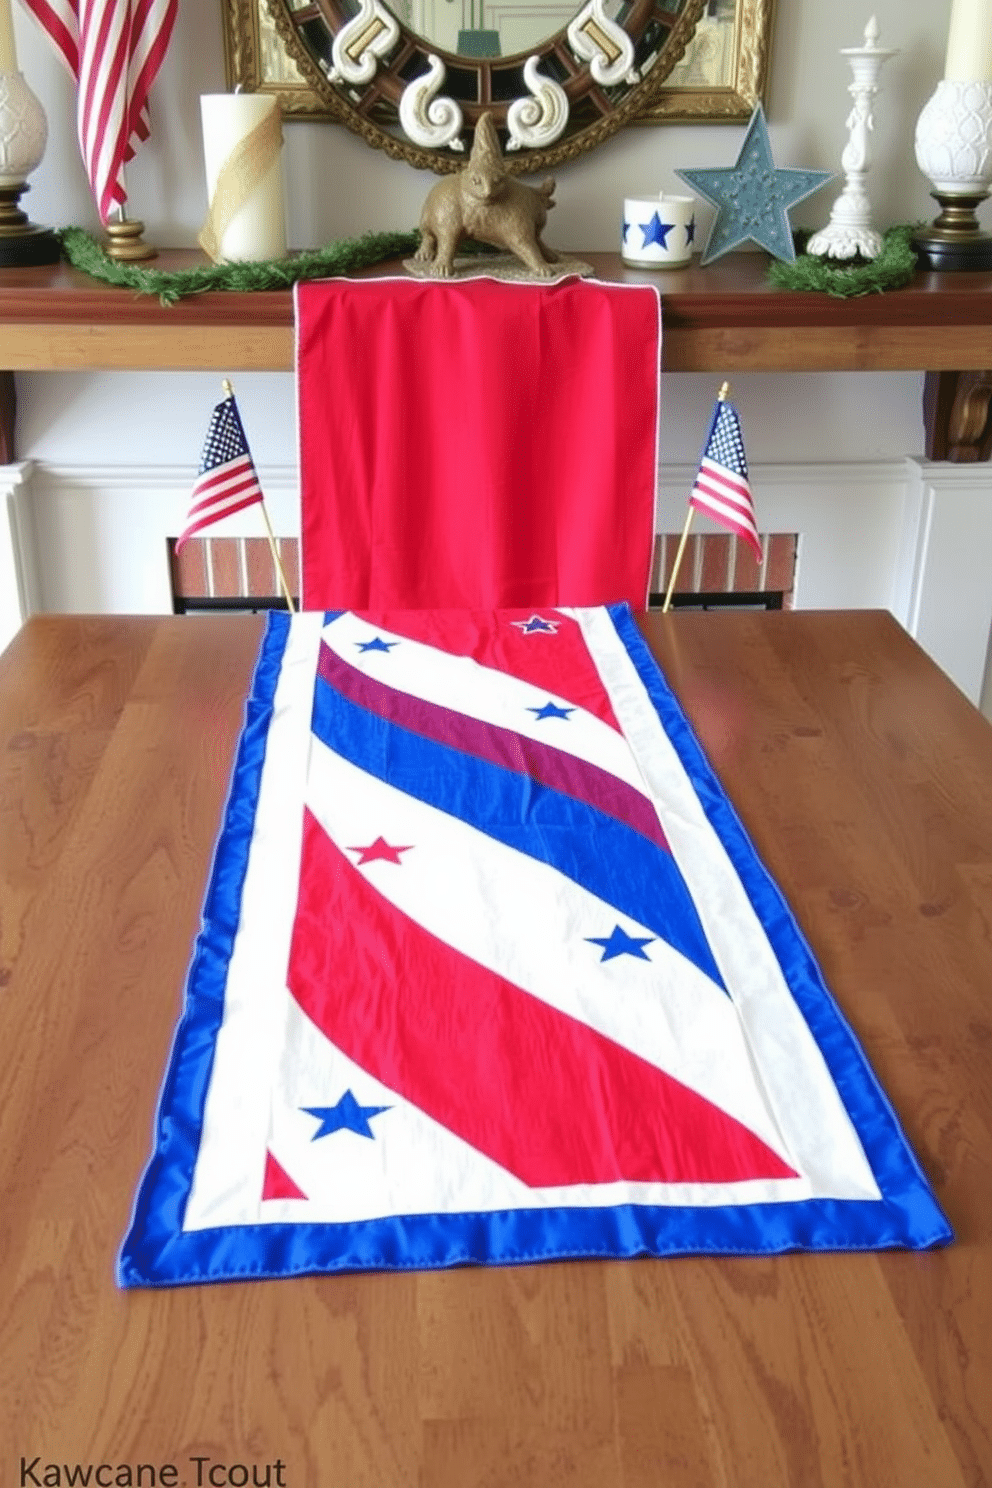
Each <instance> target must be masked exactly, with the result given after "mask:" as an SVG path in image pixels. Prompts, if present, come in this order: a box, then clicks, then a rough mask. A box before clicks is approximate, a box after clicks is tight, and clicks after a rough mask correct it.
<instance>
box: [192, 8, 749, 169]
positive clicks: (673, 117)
mask: <svg viewBox="0 0 992 1488" xmlns="http://www.w3.org/2000/svg"><path fill="white" fill-rule="evenodd" d="M221 6H222V14H223V21H224V41H225V53H226V60H227V74H228V85H229V86H230V87H231V88H234V87H237V86H239V85H240V86H241V87H242V88H244V89H246V90H248V91H251V92H265V93H272V94H274V95H275V96H276V97H277V98H278V100H279V103H280V106H281V108H282V112H283V115H284V117H285V118H287V119H334V120H337V121H338V122H340V123H344V124H346V125H348V127H349V128H351V129H353V130H355V132H356V133H358V134H360V135H361V136H362V137H363V138H365V139H366V140H367V141H368V143H370V144H372V145H374V146H376V147H377V148H379V149H382V150H384V151H385V152H386V153H387V154H389V155H392V156H393V157H395V158H398V159H404V160H407V161H409V162H410V163H411V164H413V165H416V166H419V167H421V168H425V169H430V170H434V171H437V172H444V171H449V170H455V169H458V168H459V166H460V165H461V164H462V163H463V162H464V154H459V153H458V152H459V150H460V149H461V148H462V145H461V142H460V133H459V130H458V129H454V130H451V129H449V138H448V139H447V140H446V141H443V142H442V141H441V140H440V138H439V137H438V138H433V137H428V136H427V135H422V136H421V138H420V139H419V140H418V139H417V138H416V137H411V127H410V121H411V119H412V130H413V136H416V134H417V131H418V127H419V125H420V122H421V121H422V122H423V124H424V125H425V127H427V128H429V129H433V125H432V124H428V123H427V121H428V119H429V118H430V117H431V116H432V113H433V115H434V116H436V115H437V113H438V109H437V105H438V104H442V103H444V102H445V100H444V99H442V98H435V94H436V93H437V92H438V91H439V89H438V88H437V87H435V88H434V89H433V91H431V90H430V89H429V88H428V86H427V84H428V81H429V80H428V77H427V75H426V74H425V73H424V69H425V68H432V67H433V66H434V64H435V61H436V58H435V57H434V56H433V55H431V53H432V50H433V49H432V48H431V47H430V46H429V44H428V43H426V42H423V41H421V39H420V38H418V37H416V36H414V35H412V34H411V33H409V32H407V31H406V30H405V29H404V28H403V27H402V26H400V27H398V28H396V29H397V30H398V33H399V34H398V36H395V35H391V34H390V33H391V32H392V30H393V28H394V27H395V23H394V22H393V20H392V15H391V13H390V12H389V11H387V10H385V9H384V7H383V6H382V5H381V4H380V3H379V0H350V3H349V4H348V7H347V8H348V9H349V10H351V11H352V12H355V11H356V10H357V17H355V18H353V19H352V20H351V25H352V28H353V29H354V30H356V31H357V32H358V34H359V38H360V39H359V43H358V45H357V46H353V47H351V48H350V51H351V56H350V58H348V60H349V61H350V62H351V63H352V64H358V63H360V64H362V65H363V66H364V67H365V68H366V69H367V68H368V58H367V56H365V55H364V53H365V51H367V50H368V38H369V36H371V38H372V39H373V40H375V39H376V38H377V37H379V36H381V37H382V41H381V43H380V46H381V47H383V48H384V50H385V55H382V54H381V52H380V56H379V57H377V58H375V62H376V65H375V67H374V68H373V82H372V89H371V91H369V90H367V89H366V87H365V85H364V84H358V83H355V84H352V83H351V82H350V81H349V80H348V79H347V78H342V77H341V76H340V75H339V76H338V77H337V78H336V79H335V80H334V81H332V80H331V78H330V77H329V76H328V74H329V73H333V72H334V71H335V70H336V68H337V62H336V60H335V58H334V57H332V56H331V54H330V44H331V42H332V41H335V42H336V44H337V46H338V47H339V48H340V46H341V43H340V41H337V37H338V35H339V33H341V32H342V31H343V30H344V26H345V24H346V17H345V7H344V6H343V5H342V4H341V0H312V3H310V0H221ZM772 6H773V0H630V3H628V4H627V5H626V7H625V9H624V10H623V11H622V12H621V15H622V16H624V18H625V21H624V24H625V25H626V26H627V28H628V30H629V32H630V35H631V38H632V41H633V43H634V45H635V47H636V46H638V45H640V47H641V56H640V57H636V58H635V61H636V62H639V63H640V64H641V70H642V72H643V74H644V75H643V76H641V77H638V69H637V67H631V65H630V63H629V61H628V63H627V67H626V71H627V74H628V75H627V76H626V77H623V78H622V80H621V77H620V73H619V72H618V73H617V76H616V78H613V77H612V75H609V76H608V77H607V80H606V82H605V83H601V84H597V83H596V82H595V81H594V80H592V79H591V78H590V79H588V80H587V78H586V77H583V76H580V73H581V72H582V68H581V66H576V65H575V59H576V52H577V50H578V49H577V47H576V44H575V35H574V28H575V26H576V22H581V23H582V24H583V27H584V31H585V34H586V35H588V36H590V37H591V38H593V39H594V41H595V46H594V48H593V50H594V51H595V52H597V53H598V55H597V57H596V59H595V61H596V65H597V66H601V65H603V63H604V62H605V60H606V58H608V57H609V56H610V54H611V53H612V51H613V50H614V42H615V41H617V40H619V41H620V44H621V48H623V46H624V45H625V38H624V36H623V35H622V34H621V35H620V36H619V37H618V36H617V32H618V31H619V27H618V26H617V24H616V23H615V22H613V23H611V22H610V21H609V20H608V19H607V18H606V15H605V12H604V10H603V5H602V0H587V3H586V4H585V5H584V6H583V7H582V9H581V10H579V11H578V13H577V16H576V18H575V20H573V22H572V23H571V26H570V27H568V28H566V29H565V30H563V31H561V32H559V33H557V34H556V35H555V36H553V37H551V38H550V39H549V41H548V42H547V43H545V44H543V45H542V46H540V47H537V48H534V51H535V52H536V53H537V54H538V55H537V57H536V58H535V59H530V60H529V61H528V66H530V67H531V75H532V77H533V76H536V84H537V89H538V91H542V90H543V84H544V78H543V77H542V75H541V71H539V69H543V71H544V72H547V71H549V70H550V72H551V73H552V75H554V74H556V73H557V77H558V79H559V80H560V82H561V83H564V90H565V91H566V92H567V101H566V102H565V103H564V104H563V112H564V114H565V117H566V119H567V121H568V122H567V126H562V128H561V129H560V130H559V132H558V134H557V135H555V137H554V138H553V139H550V140H549V139H547V138H545V139H543V140H542V139H541V138H540V135H538V136H537V137H536V138H534V139H530V138H523V139H520V140H518V141H515V140H514V139H513V138H512V136H508V145H509V149H510V150H511V151H512V150H514V149H515V148H517V154H516V156H512V155H511V156H508V157H507V163H508V165H510V167H511V169H512V168H517V169H522V170H527V171H531V170H539V169H543V168H544V167H546V166H548V165H552V164H555V163H557V162H560V161H563V160H569V159H572V158H574V157H575V156H577V155H579V154H581V153H583V151H584V150H586V149H589V148H591V147H592V146H593V145H596V144H598V143H600V142H601V141H602V140H604V139H606V138H608V137H609V136H610V135H611V134H613V133H614V132H615V131H616V130H617V129H619V128H621V127H623V126H624V125H627V124H632V123H637V124H641V123H667V122H674V121H688V120H693V121H731V120H735V119H746V118H748V117H749V116H750V114H751V112H752V111H753V109H754V106H755V104H756V103H757V102H758V101H759V100H760V99H761V98H762V96H763V92H764V86H765V81H766V77H767V71H768V56H769V48H770V37H771V23H772ZM366 10H367V11H368V12H369V14H368V16H365V18H364V21H363V22H362V24H361V25H358V24H356V22H357V20H358V19H360V18H361V17H362V16H364V12H365V11H366ZM587 12H588V13H589V14H588V15H587V14H586V13H587ZM383 19H385V22H386V30H387V35H389V40H388V45H386V44H385V43H386V41H387V35H384V34H383V31H384V27H383ZM601 21H602V22H603V23H604V24H605V26H606V31H607V34H606V35H605V36H604V32H603V28H602V26H601V25H600V22H601ZM697 23H698V25H697ZM301 33H302V35H301ZM611 33H612V36H611ZM315 36H316V37H317V38H318V45H317V46H316V47H315V46H314V45H313V39H314V37H315ZM304 37H306V41H304ZM659 38H660V42H659V43H658V44H657V45H656V44H655V42H656V41H658V39H659ZM579 40H580V44H581V43H582V37H580V38H579ZM321 42H324V43H326V46H325V48H324V49H325V50H326V51H327V56H326V59H325V60H324V61H323V62H322V63H321V64H320V65H318V60H319V56H320V52H321V45H320V43H321ZM652 47H653V50H652ZM345 50H346V51H347V50H349V49H345ZM645 53H646V54H647V67H645V66H644V64H643V58H644V55H645ZM442 57H443V63H444V64H446V65H450V66H451V67H452V68H453V70H454V73H455V74H459V73H460V74H464V73H465V72H466V71H468V72H472V73H473V74H474V75H475V76H476V77H477V78H478V82H477V83H476V82H475V81H474V80H473V81H472V89H477V92H473V93H471V94H463V97H462V99H461V100H459V99H456V100H455V102H456V104H457V103H461V104H463V105H464V107H461V108H460V109H459V110H458V111H459V112H460V113H461V114H462V115H463V118H462V120H461V123H462V124H463V125H467V126H468V127H471V125H472V124H474V122H475V118H476V117H477V115H478V113H479V112H481V111H482V109H483V108H489V109H490V110H491V111H493V112H494V113H495V114H496V117H497V120H498V122H499V124H500V126H501V129H503V130H504V132H505V131H506V115H507V112H508V106H507V103H506V102H505V101H504V102H502V103H501V102H500V101H499V100H500V97H501V96H502V98H503V99H504V100H505V99H506V97H507V89H506V85H505V79H504V78H502V77H501V76H500V75H499V69H500V67H502V66H503V65H504V64H503V62H502V60H501V59H497V60H493V61H490V60H487V59H484V58H469V59H466V58H463V57H452V56H450V55H448V54H442ZM524 60H525V59H524V58H523V57H520V58H518V59H517V67H518V72H520V71H521V70H525V69H522V66H521V64H523V62H524ZM563 64H564V65H563ZM507 65H509V64H507ZM612 65H613V67H614V68H615V69H616V68H618V67H619V66H621V63H620V61H619V60H618V59H615V60H614V61H613V64H612ZM595 70H596V67H595V66H594V65H593V64H592V63H590V66H589V68H588V73H589V74H592V73H593V72H595ZM441 72H442V75H443V74H444V72H445V66H444V65H442V68H441ZM411 78H414V79H416V80H417V81H418V82H422V83H423V85H424V86H423V91H422V92H421V96H420V99H419V100H418V101H417V105H416V107H415V108H414V110H413V113H412V114H411V108H410V104H409V98H408V99H407V101H406V115H407V118H406V121H405V122H404V124H403V127H402V128H399V129H397V128H396V127H395V122H394V121H395V120H396V119H397V115H398V112H399V105H400V103H401V102H402V101H403V100H402V95H403V92H404V90H406V92H407V93H408V94H410V93H411V92H413V91H416V90H411V89H410V88H409V83H410V80H411ZM462 83H463V84H464V77H462ZM529 86H531V85H530V83H528V87H529ZM455 91H456V92H457V80H456V89H455ZM511 96H512V94H511ZM370 98H371V102H370ZM478 98H481V99H483V100H484V102H483V103H481V104H480V103H478V102H477V99H478ZM494 99H495V107H494V106H493V100H494ZM448 101H449V102H450V100H448ZM531 102H532V100H531V99H529V98H525V99H524V103H525V104H529V103H531ZM570 109H571V110H572V112H571V116H570V117H569V110H570ZM518 112H519V110H518ZM552 113H553V109H552ZM546 117H547V114H546V113H545V118H546ZM545 127H546V126H545ZM445 144H446V145H447V148H445V147H444V145H445ZM520 144H522V145H524V146H525V148H518V145H520Z"/></svg>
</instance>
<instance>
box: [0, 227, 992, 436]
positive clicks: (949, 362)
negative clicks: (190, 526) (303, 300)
mask: <svg viewBox="0 0 992 1488" xmlns="http://www.w3.org/2000/svg"><path fill="white" fill-rule="evenodd" d="M582 256H583V257H584V258H586V259H587V260H588V261H589V262H591V263H592V264H593V266H594V268H595V270H596V272H597V274H598V275H599V277H600V278H602V279H605V280H608V281H611V282H616V283H628V284H644V283H649V284H656V285H657V286H658V288H659V289H660V290H661V293H662V296H663V324H664V331H663V337H662V365H663V367H664V369H665V370H666V371H670V372H713V373H715V374H724V373H733V372H740V371H752V372H829V371H835V372H836V371H863V372H886V371H890V372H891V371H923V372H927V373H930V374H934V376H933V377H932V378H928V394H927V399H926V400H925V410H926V407H927V405H928V404H929V408H930V412H925V417H926V422H927V443H928V452H930V453H933V454H934V455H935V457H936V458H946V457H951V458H963V459H980V458H987V456H988V448H987V447H986V446H987V444H988V443H989V436H988V433H987V426H988V422H989V420H988V417H987V415H988V404H989V401H990V394H992V381H990V377H989V373H988V368H989V365H990V363H992V273H980V274H967V273H942V274H937V273H920V274H917V275H916V277H915V278H914V280H913V281H912V283H911V284H909V285H908V286H906V288H904V289H900V290H891V291H889V292H887V293H885V294H872V295H865V296H861V297H859V298H856V299H837V298H834V297H832V296H829V295H825V294H805V293H798V292H794V291H788V290H778V289H774V288H772V287H771V286H770V285H769V284H768V282H767V277H766V275H767V265H768V260H767V258H766V257H765V255H764V254H761V253H735V254H728V255H727V256H726V257H725V258H722V259H719V260H718V261H717V262H716V263H714V264H712V265H710V266H709V267H708V268H705V269H702V268H699V267H698V265H693V266H692V267H690V268H687V269H678V270H668V271H659V272H652V271H648V270H637V269H631V268H628V267H626V266H625V265H624V264H623V263H622V261H621V259H620V257H619V255H618V254H615V253H583V254H582ZM202 262H204V259H203V256H202V255H201V254H200V253H198V252H194V251H192V250H183V249H169V250H165V251H163V252H162V253H161V254H160V255H159V257H158V259H157V260H156V261H155V267H159V268H162V269H167V270H168V269H184V268H185V269H188V268H190V267H193V266H194V265H196V264H197V263H202ZM365 272H366V273H369V272H371V273H374V274H378V275H387V274H396V273H400V274H402V273H403V269H402V266H401V265H400V264H399V262H398V261H394V262H391V263H387V264H382V265H380V266H379V267H378V268H376V269H373V270H367V271H365ZM0 365H2V367H3V368H4V369H7V373H6V375H7V377H8V380H9V381H12V379H10V377H9V374H10V373H12V372H17V371H29V370H30V371H57V370H83V369H86V370H94V369H116V370H145V371H148V370H171V369H175V370H183V371H197V370H200V371H227V372H232V373H233V372H238V371H287V370H290V369H291V368H292V366H293V301H292V294H291V293H290V291H289V290H263V291H259V292H256V293H251V294H240V293H227V292H223V291H212V292H210V293H208V294H203V295H197V296H194V297H191V298H188V299H185V300H181V301H180V302H179V303H178V304H177V305H174V306H171V307H169V308H166V307H164V306H162V305H160V304H159V302H158V300H157V299H155V298H154V297H153V296H149V295H137V294H134V293H132V292H131V291H129V290H125V289H117V288H113V287H111V286H109V285H106V284H103V283H101V282H99V281H96V280H94V279H91V278H89V277H88V276H87V275H85V274H83V273H81V272H79V271H78V270H75V269H72V268H70V267H68V266H67V265H65V264H60V265H55V266H53V267H50V268H35V269H3V270H0ZM936 374H951V375H952V377H953V379H954V381H951V380H949V379H948V378H944V377H937V376H936ZM975 374H977V376H976V375H975ZM3 376H4V373H0V378H3ZM962 376H964V379H965V380H964V382H962V383H961V384H960V386H959V382H958V379H959V378H960V377H962ZM976 397H977V400H978V404H979V411H981V410H982V409H984V411H985V413H986V420H985V423H984V424H983V425H982V428H981V431H980V434H979V436H978V437H977V439H976V438H975V437H973V434H972V433H971V432H970V431H973V430H974V428H975V425H976V413H975V402H976ZM962 398H964V399H965V401H966V402H967V403H968V408H967V410H965V412H962V411H961V408H960V407H959V408H958V415H959V417H958V422H959V423H960V424H961V425H962V428H965V427H966V428H967V430H968V431H969V434H968V439H967V440H966V441H965V442H966V444H967V446H968V450H969V452H967V453H965V454H963V455H962V454H960V453H959V454H957V455H955V454H954V453H953V450H954V448H956V447H958V448H960V447H962V446H961V441H960V440H958V441H957V445H955V438H954V430H953V428H951V430H950V433H948V430H947V427H946V426H947V425H948V424H950V425H951V426H953V423H954V417H955V414H954V407H955V402H957V404H959V405H960V404H961V401H962ZM6 401H9V402H10V403H11V404H12V402H13V394H12V391H9V392H8V394H7V397H6V399H5V397H4V394H3V389H2V388H0V426H2V425H3V424H5V423H6V424H8V425H12V420H7V419H5V418H4V416H3V414H4V407H5V402H6ZM966 415H967V416H966ZM942 421H943V424H944V425H945V428H944V433H943V435H942V436H941V435H940V430H939V429H937V431H936V433H935V432H934V428H932V427H931V426H932V425H934V423H935V422H936V424H937V425H940V424H941V422H942ZM977 422H979V423H981V419H980V418H979V419H978V420H977ZM941 437H942V438H943V440H944V445H943V447H941V445H940V438H941ZM3 441H4V430H3V428H2V427H0V459H2V458H3V457H4V454H5V452H6V456H7V457H8V458H10V457H11V456H12V452H13V434H12V427H9V428H8V431H7V445H6V451H5V447H4V442H3Z"/></svg>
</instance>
